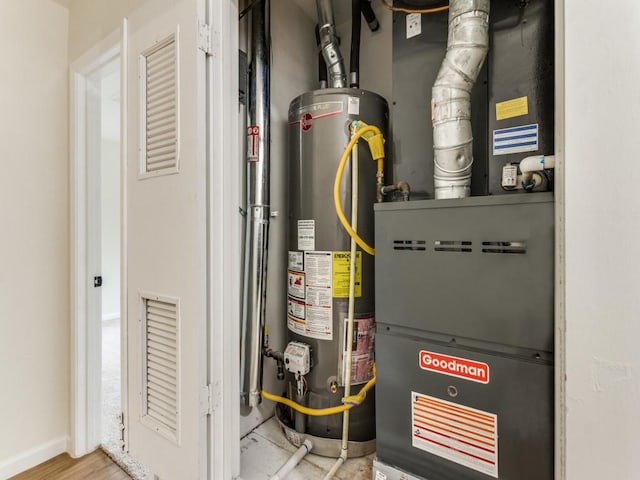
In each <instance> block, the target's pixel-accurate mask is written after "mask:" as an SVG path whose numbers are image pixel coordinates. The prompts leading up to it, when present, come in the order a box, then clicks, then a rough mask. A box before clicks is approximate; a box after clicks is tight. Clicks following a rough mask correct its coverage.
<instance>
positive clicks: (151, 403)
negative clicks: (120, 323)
mask: <svg viewBox="0 0 640 480" xmlns="http://www.w3.org/2000/svg"><path fill="white" fill-rule="evenodd" d="M141 299H142V309H143V312H142V320H143V326H142V333H143V338H142V341H143V344H142V350H143V355H142V358H143V366H142V368H143V382H142V385H143V392H142V398H143V405H142V420H143V423H145V424H146V425H147V426H148V427H150V428H152V429H153V430H155V431H156V432H158V433H160V434H161V435H163V436H164V437H166V438H168V439H170V440H172V441H174V442H176V443H178V439H179V425H180V408H179V399H180V388H179V386H180V378H179V372H180V368H179V364H178V360H179V343H178V339H179V335H178V334H179V328H178V327H179V323H178V319H179V308H178V307H179V306H178V299H170V298H165V297H159V296H155V295H141Z"/></svg>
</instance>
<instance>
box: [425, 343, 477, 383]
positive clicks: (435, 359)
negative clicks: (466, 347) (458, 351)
mask: <svg viewBox="0 0 640 480" xmlns="http://www.w3.org/2000/svg"><path fill="white" fill-rule="evenodd" d="M420 368H422V369H423V370H429V371H431V372H436V373H443V374H445V375H451V376H452V377H458V378H464V379H465V380H471V381H472V382H478V383H485V384H486V383H489V365H487V364H486V363H482V362H475V361H473V360H467V359H466V358H459V357H451V356H449V355H442V354H441V353H435V352H429V351H427V350H420Z"/></svg>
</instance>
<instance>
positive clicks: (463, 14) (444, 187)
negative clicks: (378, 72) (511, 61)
mask: <svg viewBox="0 0 640 480" xmlns="http://www.w3.org/2000/svg"><path fill="white" fill-rule="evenodd" d="M489 4H490V0H451V2H450V3H449V31H448V32H449V33H448V39H447V54H446V56H445V58H444V61H443V62H442V66H441V67H440V71H439V72H438V76H437V78H436V81H435V83H434V85H433V89H432V92H431V94H432V98H431V118H432V122H433V150H434V152H433V162H434V175H433V176H434V187H435V198H437V199H443V198H463V197H468V196H469V195H470V193H471V168H472V165H473V133H472V131H471V90H472V89H473V86H474V84H475V82H476V79H477V78H478V74H479V73H480V70H481V69H482V65H483V64H484V61H485V58H486V56H487V52H488V50H489Z"/></svg>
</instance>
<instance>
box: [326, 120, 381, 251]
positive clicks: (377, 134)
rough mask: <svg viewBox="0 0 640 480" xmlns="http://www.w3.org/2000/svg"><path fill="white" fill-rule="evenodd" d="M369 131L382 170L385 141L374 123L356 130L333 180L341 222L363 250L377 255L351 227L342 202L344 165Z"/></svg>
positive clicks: (371, 145) (373, 152) (372, 151)
mask: <svg viewBox="0 0 640 480" xmlns="http://www.w3.org/2000/svg"><path fill="white" fill-rule="evenodd" d="M367 133H368V134H370V136H371V138H365V139H366V140H367V141H370V140H372V141H373V140H374V139H375V140H377V143H376V144H375V145H374V144H372V143H369V148H370V149H371V154H372V156H373V159H374V160H375V161H376V162H377V164H378V171H381V170H382V164H383V159H384V142H383V139H382V132H381V131H380V129H379V128H378V127H376V126H374V125H366V126H363V127H360V128H359V129H358V130H357V131H356V133H355V134H354V135H353V137H351V141H350V142H349V143H348V144H347V147H346V148H345V149H344V153H343V154H342V158H341V159H340V163H339V164H338V170H337V171H336V179H335V181H334V182H333V204H334V206H335V209H336V214H337V215H338V218H339V219H340V223H342V226H343V227H344V229H345V230H346V231H347V233H348V234H349V236H350V237H351V238H353V239H354V240H355V242H356V243H357V244H358V245H359V246H360V248H362V250H364V251H365V252H367V253H368V254H369V255H375V254H376V251H375V249H374V248H373V247H372V246H370V245H369V244H367V242H365V241H364V240H363V239H362V237H360V235H358V234H357V233H356V232H355V231H354V230H353V228H351V225H349V221H348V220H347V218H346V217H345V216H344V212H343V210H342V204H341V203H340V182H341V181H342V174H343V173H344V167H345V165H346V164H347V160H349V155H350V154H351V150H352V149H353V147H354V145H355V144H356V143H358V140H359V139H360V138H362V137H364V136H365V135H366V134H367Z"/></svg>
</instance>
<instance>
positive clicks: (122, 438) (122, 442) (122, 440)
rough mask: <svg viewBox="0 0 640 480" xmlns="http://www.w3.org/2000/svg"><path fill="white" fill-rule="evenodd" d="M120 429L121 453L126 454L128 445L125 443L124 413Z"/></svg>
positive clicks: (122, 413) (121, 415)
mask: <svg viewBox="0 0 640 480" xmlns="http://www.w3.org/2000/svg"><path fill="white" fill-rule="evenodd" d="M118 427H120V451H122V452H126V451H127V450H126V443H125V441H124V431H125V428H126V427H125V425H124V412H121V413H120V423H119V424H118Z"/></svg>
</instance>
